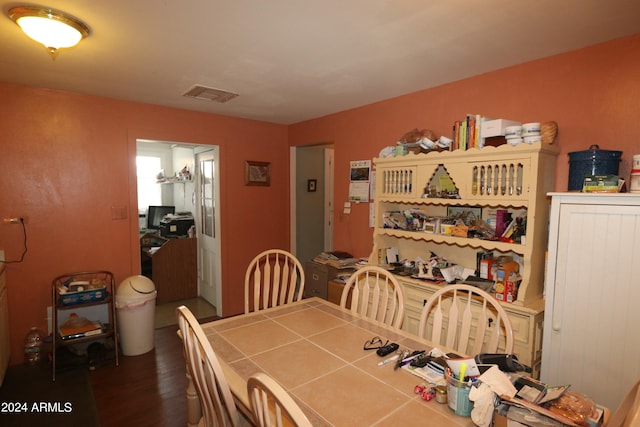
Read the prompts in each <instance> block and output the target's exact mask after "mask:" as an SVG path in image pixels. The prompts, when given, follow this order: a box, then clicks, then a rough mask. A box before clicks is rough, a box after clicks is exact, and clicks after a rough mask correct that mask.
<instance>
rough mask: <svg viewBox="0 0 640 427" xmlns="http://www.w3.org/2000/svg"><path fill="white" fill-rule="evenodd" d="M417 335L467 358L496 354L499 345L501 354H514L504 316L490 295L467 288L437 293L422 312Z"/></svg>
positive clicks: (450, 287)
mask: <svg viewBox="0 0 640 427" xmlns="http://www.w3.org/2000/svg"><path fill="white" fill-rule="evenodd" d="M443 330H446V335H445V336H443V334H442V332H443ZM472 334H473V335H472ZM418 335H419V336H420V337H422V338H426V339H428V340H430V341H432V342H434V343H436V344H440V345H443V346H445V347H448V348H450V349H453V350H456V351H457V352H460V353H461V354H466V355H469V356H475V355H477V354H478V353H497V352H498V347H499V346H501V345H502V348H501V350H502V351H500V352H501V353H502V352H504V353H511V352H513V328H512V326H511V320H510V319H509V316H508V315H507V312H506V311H505V310H504V308H502V306H500V303H499V302H498V301H497V300H496V299H495V298H494V297H493V296H492V295H491V294H489V293H487V292H485V291H483V290H482V289H480V288H476V287H475V286H470V285H462V284H461V285H445V286H444V287H443V288H442V289H439V290H438V291H436V292H435V293H434V294H433V295H432V296H431V298H429V300H428V301H427V303H426V304H425V305H424V308H423V309H422V315H421V316H420V326H419V328H418ZM471 344H472V345H471Z"/></svg>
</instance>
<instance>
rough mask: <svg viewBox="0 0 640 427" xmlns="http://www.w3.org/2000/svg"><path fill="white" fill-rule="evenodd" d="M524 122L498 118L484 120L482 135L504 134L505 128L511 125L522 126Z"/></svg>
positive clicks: (488, 136)
mask: <svg viewBox="0 0 640 427" xmlns="http://www.w3.org/2000/svg"><path fill="white" fill-rule="evenodd" d="M521 125H522V123H520V122H516V121H513V120H505V119H497V120H488V121H486V122H482V125H481V127H480V136H481V137H482V138H490V137H492V136H504V129H505V128H506V127H509V126H521Z"/></svg>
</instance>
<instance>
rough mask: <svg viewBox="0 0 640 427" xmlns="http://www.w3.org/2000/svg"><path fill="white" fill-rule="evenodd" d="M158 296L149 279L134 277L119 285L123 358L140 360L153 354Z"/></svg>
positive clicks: (117, 301)
mask: <svg viewBox="0 0 640 427" xmlns="http://www.w3.org/2000/svg"><path fill="white" fill-rule="evenodd" d="M157 294H158V292H157V291H156V287H155V285H154V284H153V282H152V281H151V280H150V279H149V278H147V277H145V276H131V277H128V278H126V279H124V280H123V281H122V283H120V285H118V289H117V291H116V313H117V316H118V331H119V333H120V348H122V354H123V355H125V356H137V355H139V354H144V353H147V352H149V351H151V350H153V345H154V343H153V341H154V340H153V336H154V332H155V315H156V310H155V309H156V296H157Z"/></svg>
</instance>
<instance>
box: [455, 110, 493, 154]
mask: <svg viewBox="0 0 640 427" xmlns="http://www.w3.org/2000/svg"><path fill="white" fill-rule="evenodd" d="M485 120H488V119H487V118H486V117H484V116H482V115H480V114H467V116H466V117H465V118H464V119H463V120H456V121H455V122H454V123H453V135H452V139H453V144H451V149H452V150H469V149H471V148H482V147H483V146H484V138H483V137H482V132H481V124H482V122H483V121H485Z"/></svg>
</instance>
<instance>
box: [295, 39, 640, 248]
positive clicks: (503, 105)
mask: <svg viewBox="0 0 640 427" xmlns="http://www.w3.org/2000/svg"><path fill="white" fill-rule="evenodd" d="M425 72H428V71H425ZM639 76H640V34H637V35H634V36H631V37H627V38H622V39H618V40H615V41H612V42H608V43H604V44H600V45H595V46H592V47H588V48H585V49H580V50H576V51H573V52H569V53H566V54H562V55H557V56H553V57H548V58H544V59H541V60H537V61H533V62H529V63H526V64H521V65H518V66H515V67H510V68H506V69H502V70H498V71H495V72H491V73H487V74H482V75H478V76H475V77H472V78H469V79H465V80H461V81H457V82H454V83H451V84H447V85H443V86H440V87H436V88H433V89H428V90H424V91H420V92H415V93H412V94H409V95H406V96H401V97H398V98H394V99H389V100H385V101H382V102H378V103H375V104H371V105H367V106H364V107H361V108H356V109H353V110H349V111H345V112H341V113H338V114H333V115H330V116H326V117H323V118H319V119H316V120H310V121H306V122H302V123H298V124H295V125H293V126H290V127H289V142H290V144H291V145H305V144H310V143H314V142H319V141H333V142H334V144H335V190H334V192H335V206H336V210H335V220H334V225H335V230H334V247H335V248H336V249H339V250H347V251H349V252H352V253H353V254H354V255H357V256H368V255H369V252H370V251H371V234H372V231H371V229H370V228H369V227H368V213H369V209H368V204H367V203H363V204H360V205H352V209H351V214H350V215H344V214H342V205H343V203H344V202H345V201H347V198H348V183H349V181H348V176H349V161H351V160H364V159H371V158H373V157H377V156H378V154H379V152H380V150H381V149H382V148H384V147H386V146H389V145H395V143H396V141H397V140H398V139H399V138H400V137H401V136H402V135H403V134H404V133H405V132H407V131H409V130H411V129H413V128H419V129H425V128H426V129H431V130H433V131H434V132H436V133H437V134H438V135H446V136H450V135H451V126H452V124H453V122H454V121H455V120H460V119H462V118H464V117H465V115H466V114H467V113H473V114H483V115H485V116H488V117H494V118H506V119H512V120H518V121H521V122H531V121H546V120H555V121H556V122H557V123H558V125H559V135H558V139H557V140H556V143H557V144H559V145H560V148H561V153H560V155H559V157H558V161H557V166H556V187H555V188H556V190H557V191H566V190H567V188H568V187H567V185H568V175H569V163H568V162H569V157H568V154H567V153H570V152H574V151H583V150H588V149H589V146H590V145H591V144H598V145H599V146H600V148H601V149H606V150H621V151H622V152H623V154H622V162H621V164H620V175H621V176H622V177H624V178H626V179H628V178H629V174H630V169H631V160H632V157H633V155H634V154H640V119H639V117H640V77H639Z"/></svg>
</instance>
